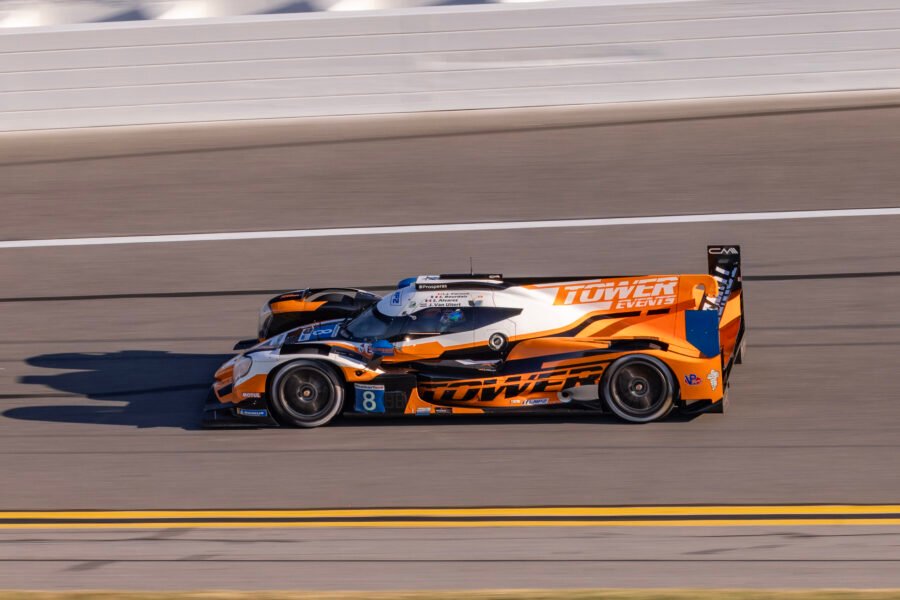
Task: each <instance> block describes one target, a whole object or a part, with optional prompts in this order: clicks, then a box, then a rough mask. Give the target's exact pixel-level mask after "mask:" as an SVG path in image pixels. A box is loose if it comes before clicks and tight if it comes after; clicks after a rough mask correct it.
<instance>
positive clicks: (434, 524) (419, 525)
mask: <svg viewBox="0 0 900 600" xmlns="http://www.w3.org/2000/svg"><path fill="white" fill-rule="evenodd" d="M819 525H833V526H847V525H850V526H865V525H898V526H900V518H885V519H777V518H775V519H754V520H752V521H747V520H743V519H738V520H736V519H702V520H679V519H672V520H666V521H643V520H639V519H637V520H633V521H632V520H629V521H567V520H560V521H529V520H526V519H523V520H521V521H301V522H296V521H294V522H281V523H266V522H262V523H259V522H227V521H225V522H196V523H191V522H174V523H171V522H165V521H155V522H138V523H103V522H99V523H62V524H57V523H37V524H20V523H14V524H0V530H3V529H287V528H290V529H297V528H306V529H325V528H345V529H346V528H354V527H355V528H368V529H393V528H402V529H429V528H475V527H482V528H484V527H763V526H819Z"/></svg>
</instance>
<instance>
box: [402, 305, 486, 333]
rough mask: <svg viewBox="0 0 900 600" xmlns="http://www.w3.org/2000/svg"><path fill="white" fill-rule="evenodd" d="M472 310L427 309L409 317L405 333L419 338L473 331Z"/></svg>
mask: <svg viewBox="0 0 900 600" xmlns="http://www.w3.org/2000/svg"><path fill="white" fill-rule="evenodd" d="M474 328H475V323H474V321H473V320H472V309H471V308H450V307H440V308H438V307H433V308H425V309H422V310H420V311H418V312H415V313H413V314H412V315H410V316H409V321H408V322H407V324H406V329H405V330H404V333H407V334H410V335H417V336H425V335H443V334H447V333H460V332H463V331H472V330H473V329H474Z"/></svg>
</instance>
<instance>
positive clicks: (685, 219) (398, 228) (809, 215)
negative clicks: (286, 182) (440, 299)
mask: <svg viewBox="0 0 900 600" xmlns="http://www.w3.org/2000/svg"><path fill="white" fill-rule="evenodd" d="M897 215H900V208H851V209H842V210H794V211H781V212H747V213H718V214H705V215H664V216H656V217H614V218H609V219H562V220H556V221H504V222H499V223H443V224H436V225H391V226H383V227H338V228H331V229H289V230H285V231H235V232H222V233H187V234H174V235H131V236H120V237H96V238H59V239H47V240H11V241H4V242H0V249H9V248H47V247H53V246H111V245H117V244H165V243H173V242H222V241H230V240H271V239H285V238H313V237H338V236H347V235H391V234H399V233H445V232H451V231H500V230H504V229H559V228H565V227H612V226H617V225H660V224H675V223H727V222H739V221H783V220H789V219H826V218H835V217H883V216H897Z"/></svg>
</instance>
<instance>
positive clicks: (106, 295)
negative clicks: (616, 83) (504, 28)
mask: <svg viewBox="0 0 900 600" xmlns="http://www.w3.org/2000/svg"><path fill="white" fill-rule="evenodd" d="M751 112H753V111H751ZM454 118H455V119H456V120H457V125H459V124H460V123H461V124H462V125H461V126H460V127H459V130H458V131H457V130H449V131H442V132H438V133H435V132H434V131H431V130H428V129H427V128H425V129H423V132H420V133H418V134H416V133H415V131H414V130H415V128H408V129H403V126H402V124H398V123H397V122H396V121H389V122H386V123H381V124H376V125H373V126H371V129H366V128H365V127H361V128H360V130H359V133H358V135H356V136H354V135H353V132H352V131H351V132H349V133H348V132H347V131H346V129H343V130H341V139H340V140H339V141H335V142H334V143H329V142H328V141H327V140H328V136H327V135H324V134H322V133H321V132H314V133H315V135H313V134H310V133H309V131H310V130H309V129H303V127H300V126H298V129H297V131H296V132H295V131H293V130H291V128H290V126H285V127H279V128H274V127H269V128H266V127H264V126H258V125H244V126H240V127H235V128H232V129H231V130H230V131H229V133H228V136H230V137H229V139H230V140H231V141H230V142H229V143H228V144H225V145H221V147H220V148H218V149H217V146H219V145H220V144H219V142H220V141H221V139H220V137H218V136H220V135H221V131H220V130H218V129H216V128H209V127H199V128H197V129H195V130H190V131H187V132H183V133H182V134H181V137H178V136H177V135H176V134H174V133H172V134H170V136H169V139H170V141H171V147H172V148H176V149H177V151H171V152H170V151H168V150H166V149H165V143H164V142H165V140H163V141H160V140H156V141H155V142H154V144H156V145H157V146H159V147H154V145H153V144H151V143H149V142H147V139H148V138H149V137H152V134H149V133H148V134H146V135H144V137H142V135H143V134H140V133H130V134H129V135H127V136H118V137H117V135H118V134H116V133H115V132H108V133H107V132H102V133H97V134H84V136H85V137H77V136H74V137H65V136H61V137H59V138H52V137H43V138H29V139H28V140H27V143H26V141H22V138H15V137H6V138H3V139H2V140H0V146H2V157H0V158H2V164H0V181H2V182H3V191H2V196H0V197H2V206H3V212H4V218H3V220H2V221H0V239H6V240H11V239H35V238H60V237H86V236H114V235H141V234H168V233H196V232H218V231H244V230H266V229H299V228H311V227H336V226H353V225H359V226H364V225H397V224H429V223H459V222H485V221H500V220H503V221H509V220H528V219H556V218H587V217H598V218H599V217H612V216H643V215H673V214H693V213H704V212H746V211H751V210H752V211H756V210H815V209H835V208H848V207H857V208H863V207H895V206H898V204H900V202H898V195H897V190H898V189H900V169H898V168H897V157H898V156H900V108H897V107H893V106H881V107H876V108H868V109H864V110H838V111H810V112H804V113H799V114H788V113H779V114H770V115H760V114H754V115H747V116H733V117H720V118H714V119H687V120H682V119H679V118H674V117H673V118H664V119H638V118H636V119H634V120H635V122H633V123H628V122H619V123H608V122H598V123H597V124H594V125H592V124H591V123H590V122H589V121H590V120H589V119H587V118H586V117H585V118H584V119H582V121H581V122H579V123H578V124H577V125H572V126H561V125H559V124H558V123H557V124H555V125H554V123H556V122H555V121H553V122H552V123H551V124H550V125H547V123H546V122H541V121H540V118H543V117H535V119H536V120H535V125H534V127H519V128H518V129H517V130H514V131H503V123H502V121H501V122H498V123H497V124H496V125H495V126H494V127H493V129H490V128H487V129H482V130H477V129H472V130H467V129H466V128H465V126H464V125H465V118H460V117H454ZM547 118H548V119H549V117H547ZM585 119H586V120H587V122H584V121H585ZM549 120H550V121H552V119H549ZM625 121H627V119H625ZM367 127H368V126H367ZM379 127H380V128H381V130H379ZM401 130H402V132H403V133H402V134H400V133H396V132H397V131H401ZM335 131H337V129H336V130H335ZM410 131H412V132H413V133H410ZM79 135H80V134H79ZM291 136H294V137H291ZM304 136H306V137H304ZM316 136H319V137H316ZM354 137H357V138H363V139H354ZM269 138H271V139H272V140H274V141H273V142H272V143H266V140H267V139H269ZM35 139H36V140H37V141H34V140H35ZM242 139H245V140H252V143H251V142H248V143H246V144H243V145H242V144H240V143H233V140H238V141H240V140H242ZM42 144H43V145H42ZM226 146H227V147H226ZM19 150H21V152H19ZM898 225H900V218H898V217H864V218H842V219H819V220H817V219H811V220H804V221H793V220H784V221H771V222H744V223H717V224H680V225H634V226H623V227H604V228H575V229H565V230H528V231H496V232H489V231H488V232H485V231H479V232H458V233H440V234H421V235H406V236H397V237H392V236H373V237H366V236H359V237H353V238H340V237H335V238H322V239H294V240H248V241H241V242H196V243H180V244H179V243H173V244H152V245H135V246H91V247H74V248H73V247H67V248H34V249H5V250H3V251H2V252H0V281H3V282H4V283H5V285H4V288H3V291H2V293H0V296H2V298H0V331H2V332H3V339H0V383H2V386H0V454H2V460H0V510H7V511H10V510H40V511H47V510H74V509H87V510H92V509H93V510H113V509H116V510H127V509H154V510H157V509H248V508H259V509H272V508H316V507H323V508H325V507H329V508H349V507H361V508H364V507H428V506H449V507H479V506H559V505H638V506H640V505H670V504H699V505H702V504H722V505H730V504H831V503H838V504H843V503H846V504H869V503H885V504H890V503H896V502H897V501H898V499H900V476H898V463H900V442H898V439H900V436H898V434H900V405H898V398H900V386H898V383H897V381H898V378H897V372H898V365H900V352H898V350H900V303H898V302H897V300H898V298H900V236H898V235H897V230H898ZM707 243H739V244H741V245H742V247H743V252H744V255H745V259H744V268H745V274H746V276H747V281H746V282H745V289H746V294H747V312H748V326H749V332H748V341H749V351H748V356H747V361H746V363H745V364H744V365H742V366H741V367H740V368H738V369H737V370H736V372H735V374H734V380H733V386H732V390H731V406H730V410H729V413H728V414H726V415H707V416H703V417H700V418H697V419H694V420H691V421H684V420H681V421H677V420H676V421H668V422H664V423H657V424H651V425H646V426H629V425H625V424H621V423H619V422H616V421H615V420H613V419H611V418H607V417H604V416H587V417H586V416H584V415H571V414H563V415H554V416H549V417H544V416H522V417H486V418H466V417H453V418H432V419H428V420H421V419H419V420H416V419H415V418H411V419H365V418H348V419H345V420H344V421H343V422H341V423H338V424H335V425H334V426H331V427H326V428H322V429H319V430H314V431H291V430H230V431H200V430H198V429H197V428H196V425H197V421H198V417H199V409H200V405H201V404H202V401H203V398H204V396H205V393H206V389H205V388H206V385H207V383H208V381H209V377H210V374H211V372H212V371H213V370H214V368H215V367H216V366H217V365H218V364H219V363H220V362H222V361H223V360H224V359H225V358H226V357H227V356H228V354H229V350H230V348H231V345H232V343H233V342H234V340H235V339H239V338H244V337H248V336H250V335H252V332H253V330H254V325H255V311H256V309H257V308H258V306H259V304H260V303H261V302H262V301H263V300H264V299H265V297H266V293H265V291H267V290H273V291H274V290H283V289H289V288H294V287H301V286H307V285H310V286H316V285H335V284H343V285H357V286H362V287H366V286H372V287H380V288H383V287H385V286H389V285H391V284H392V283H394V282H395V281H397V280H399V279H401V278H403V277H405V276H408V275H410V274H416V273H427V272H447V271H460V270H464V269H466V268H468V264H469V257H470V256H471V257H473V260H474V262H475V267H476V269H477V270H489V271H500V272H503V273H505V274H508V275H544V274H560V275H565V274H586V273H588V274H589V273H600V274H602V273H623V272H630V273H646V272H685V271H688V272H690V271H699V272H702V271H703V269H704V267H705V256H704V247H705V245H706V244H707ZM640 585H644V586H679V585H687V586H690V585H699V586H718V587H741V586H753V587H780V586H788V587H790V586H831V587H847V586H849V587H889V586H893V587H900V526H896V525H872V526H852V525H841V526H830V525H829V526H814V527H813V526H804V525H796V524H784V525H778V524H776V525H762V524H760V525H756V526H728V527H634V528H628V527H560V528H556V527H503V528H499V527H498V528H492V527H483V528H464V529H455V528H428V527H423V528H411V529H398V528H374V529H354V528H350V529H334V528H327V527H326V528H321V529H315V530H313V529H303V528H297V529H278V528H276V529H252V528H251V529H222V530H218V529H200V528H197V529H190V528H166V527H160V528H159V529H151V530H106V529H102V528H97V529H84V530H67V529H49V530H28V529H26V530H20V529H2V528H0V588H4V587H23V588H27V587H32V588H48V587H94V588H97V587H111V588H210V587H218V588H223V587H239V588H258V587H266V588H285V587H314V588H338V589H348V588H365V589H376V588H382V589H383V588H388V589H390V588H417V587H433V588H455V587H467V588H473V587H596V586H640Z"/></svg>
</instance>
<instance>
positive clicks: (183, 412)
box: [2, 350, 696, 430]
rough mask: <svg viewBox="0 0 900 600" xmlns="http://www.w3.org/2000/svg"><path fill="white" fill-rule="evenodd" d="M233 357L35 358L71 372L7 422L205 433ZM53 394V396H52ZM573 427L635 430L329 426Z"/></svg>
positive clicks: (583, 414)
mask: <svg viewBox="0 0 900 600" xmlns="http://www.w3.org/2000/svg"><path fill="white" fill-rule="evenodd" d="M231 356H232V355H230V354H183V353H173V352H160V351H151V350H124V351H120V352H71V353H61V354H42V355H39V356H34V357H31V358H29V359H28V360H27V361H26V363H27V364H28V365H30V366H33V367H39V368H43V369H53V370H61V371H65V372H62V373H53V374H46V375H43V374H41V375H26V376H24V377H22V378H20V379H19V382H20V383H24V384H30V385H34V386H40V391H36V392H34V393H29V394H22V395H20V396H17V397H11V398H10V399H19V400H23V399H26V398H35V399H39V400H40V401H42V403H41V404H39V405H35V406H20V407H16V408H11V409H8V410H6V411H4V412H3V413H2V415H3V416H4V417H7V418H11V419H22V420H26V421H47V422H57V423H86V424H87V423H90V424H100V425H126V426H131V427H177V428H181V429H188V430H193V429H199V428H200V421H201V417H202V407H203V404H204V400H205V399H206V396H207V393H208V391H209V386H210V384H211V382H212V380H213V373H214V372H215V370H216V369H217V368H218V367H219V366H220V365H221V364H222V363H223V362H225V361H226V360H228V359H229V358H231ZM47 388H49V389H51V390H54V391H45V390H46V389H47ZM36 389H38V388H36ZM66 398H72V399H75V400H76V402H75V403H72V404H59V403H58V400H59V399H66ZM84 398H87V399H88V400H92V401H102V402H101V403H97V402H82V403H77V399H84ZM695 417H696V416H686V415H679V414H677V413H676V414H674V415H672V416H670V417H668V418H667V419H666V420H667V421H670V422H671V421H690V420H693V419H694V418H695ZM567 422H581V423H594V424H598V425H617V426H629V424H628V423H624V422H623V421H621V420H619V419H617V418H616V417H615V416H613V415H610V414H605V413H601V412H594V411H589V410H568V409H566V410H550V411H546V412H539V411H529V412H519V411H516V412H515V413H513V412H500V413H488V414H485V415H450V416H430V417H415V416H369V415H344V416H343V417H342V418H340V419H338V420H336V421H335V422H334V423H333V424H331V425H329V426H330V427H338V428H343V427H347V428H353V427H378V426H410V427H420V426H446V425H465V426H473V425H501V424H510V425H513V424H517V425H542V424H551V423H567Z"/></svg>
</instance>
